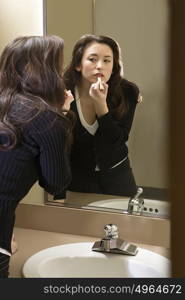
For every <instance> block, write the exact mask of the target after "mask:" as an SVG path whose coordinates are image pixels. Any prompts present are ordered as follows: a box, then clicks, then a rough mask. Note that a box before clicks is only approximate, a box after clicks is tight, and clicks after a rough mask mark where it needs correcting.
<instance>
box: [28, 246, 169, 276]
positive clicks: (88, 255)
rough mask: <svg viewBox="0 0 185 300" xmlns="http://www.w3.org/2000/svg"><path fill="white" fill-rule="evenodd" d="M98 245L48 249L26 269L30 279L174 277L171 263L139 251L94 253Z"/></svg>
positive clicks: (150, 253) (160, 257)
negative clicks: (93, 247) (132, 252)
mask: <svg viewBox="0 0 185 300" xmlns="http://www.w3.org/2000/svg"><path fill="white" fill-rule="evenodd" d="M93 244H94V243H75V244H65V245H61V246H56V247H51V248H47V249H44V250H42V251H40V252H38V253H36V254H34V255H33V256H31V257H30V258H29V259H28V260H27V261H26V263H25V264H24V266H23V276H24V277H26V278H53V277H56V278H87V277H91V278H93V277H95V278H100V277H102V278H106V277H110V278H111V277H112V278H113V277H117V278H125V277H170V261H169V260H168V259H167V258H165V257H163V256H161V255H159V254H156V253H154V252H152V251H148V250H145V249H142V248H139V251H138V253H137V255H136V256H127V255H120V254H109V253H108V254H107V253H101V252H94V251H92V246H93Z"/></svg>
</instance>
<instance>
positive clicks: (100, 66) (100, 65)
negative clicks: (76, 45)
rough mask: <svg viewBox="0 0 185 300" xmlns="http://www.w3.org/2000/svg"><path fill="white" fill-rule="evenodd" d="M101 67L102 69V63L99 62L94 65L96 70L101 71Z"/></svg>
mask: <svg viewBox="0 0 185 300" xmlns="http://www.w3.org/2000/svg"><path fill="white" fill-rule="evenodd" d="M102 67H103V63H102V61H101V60H99V61H98V62H97V64H96V68H97V69H102Z"/></svg>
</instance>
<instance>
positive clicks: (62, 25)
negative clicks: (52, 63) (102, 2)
mask: <svg viewBox="0 0 185 300" xmlns="http://www.w3.org/2000/svg"><path fill="white" fill-rule="evenodd" d="M92 3H93V0H46V7H47V9H46V15H47V22H46V31H47V34H56V35H59V36H60V37H61V38H63V39H64V41H65V57H64V59H65V63H68V62H69V60H70V57H71V49H72V48H73V45H74V43H75V42H76V41H77V40H78V39H79V38H80V36H81V35H83V34H84V33H91V32H92V30H93V11H92Z"/></svg>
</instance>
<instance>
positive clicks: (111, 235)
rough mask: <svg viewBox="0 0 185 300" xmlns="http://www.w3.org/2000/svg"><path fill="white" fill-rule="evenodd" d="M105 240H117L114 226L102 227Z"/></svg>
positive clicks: (116, 231)
mask: <svg viewBox="0 0 185 300" xmlns="http://www.w3.org/2000/svg"><path fill="white" fill-rule="evenodd" d="M104 231H105V235H106V238H108V239H117V238H118V227H117V226H116V225H114V224H107V225H105V226H104Z"/></svg>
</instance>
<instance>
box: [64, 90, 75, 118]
mask: <svg viewBox="0 0 185 300" xmlns="http://www.w3.org/2000/svg"><path fill="white" fill-rule="evenodd" d="M73 100H74V97H73V95H72V93H71V91H70V90H68V91H67V90H65V103H64V105H63V110H65V111H64V114H67V112H68V111H69V110H70V105H71V102H73Z"/></svg>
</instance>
